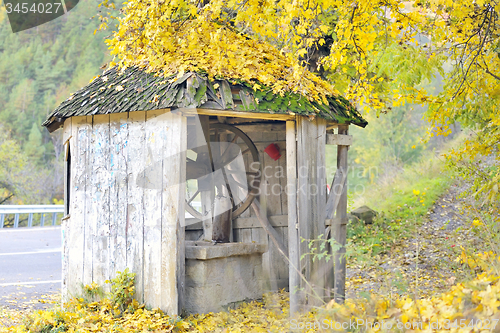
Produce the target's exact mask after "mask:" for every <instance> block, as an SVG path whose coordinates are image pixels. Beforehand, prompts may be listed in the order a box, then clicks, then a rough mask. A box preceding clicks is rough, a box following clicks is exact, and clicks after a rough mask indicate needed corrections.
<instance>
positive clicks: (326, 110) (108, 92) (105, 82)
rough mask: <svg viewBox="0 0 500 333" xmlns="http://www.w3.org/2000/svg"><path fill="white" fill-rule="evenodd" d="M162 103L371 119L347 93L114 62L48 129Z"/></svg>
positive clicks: (343, 119) (66, 105) (58, 112)
mask: <svg viewBox="0 0 500 333" xmlns="http://www.w3.org/2000/svg"><path fill="white" fill-rule="evenodd" d="M164 108H171V109H175V108H207V109H219V110H234V111H246V112H255V113H276V114H298V115H303V116H317V117H321V118H325V119H327V120H333V121H335V122H337V123H351V124H355V125H358V126H361V127H365V126H366V125H367V122H366V121H365V120H364V119H363V118H362V117H361V116H360V114H359V113H358V111H357V110H356V109H355V108H354V107H353V106H352V104H351V103H350V102H349V101H347V100H346V99H345V98H343V97H340V96H339V97H328V105H326V104H320V103H318V102H311V101H309V100H307V99H306V98H305V97H303V96H301V95H299V94H291V93H289V94H284V95H283V96H280V95H275V94H273V92H272V91H271V89H268V90H262V91H254V90H253V89H252V88H250V87H248V86H247V85H246V84H245V83H243V82H238V81H236V80H208V79H207V77H206V76H205V75H203V74H199V73H192V72H190V73H186V74H184V75H183V76H181V77H180V78H178V77H175V76H170V77H165V76H162V75H157V76H156V75H153V74H151V73H147V72H146V71H144V70H142V69H140V68H137V67H129V68H127V69H124V70H120V69H118V68H117V67H113V68H111V69H109V70H107V71H106V72H104V73H103V74H102V75H101V76H98V77H97V78H95V79H94V80H93V81H92V82H91V83H90V84H88V85H87V86H85V87H83V88H81V89H80V90H78V91H77V92H76V93H74V94H72V95H71V96H70V97H69V98H68V99H66V100H65V101H64V102H62V103H61V104H60V105H59V106H58V107H57V108H56V109H55V110H54V111H53V112H52V113H51V114H50V115H49V116H48V118H47V120H46V121H45V122H44V123H43V126H46V127H47V128H48V129H49V131H51V132H52V131H54V130H55V129H57V128H59V127H60V126H61V125H62V123H63V122H64V120H65V119H66V118H69V117H73V116H89V115H95V114H110V113H120V112H131V111H149V110H156V109H164Z"/></svg>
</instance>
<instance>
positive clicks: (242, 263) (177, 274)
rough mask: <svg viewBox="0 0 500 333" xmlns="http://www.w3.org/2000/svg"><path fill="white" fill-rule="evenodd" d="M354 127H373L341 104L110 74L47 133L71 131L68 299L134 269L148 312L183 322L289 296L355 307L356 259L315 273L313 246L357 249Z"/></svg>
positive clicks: (225, 84) (191, 77) (201, 81)
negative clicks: (351, 276)
mask: <svg viewBox="0 0 500 333" xmlns="http://www.w3.org/2000/svg"><path fill="white" fill-rule="evenodd" d="M350 124H355V125H358V126H362V127H364V126H365V125H366V121H364V120H363V119H362V118H361V117H360V116H359V114H358V113H357V111H356V110H355V109H354V108H353V107H352V106H351V104H350V103H349V102H348V101H346V100H345V99H343V98H342V97H340V96H339V97H332V98H330V99H329V105H325V104H317V103H312V102H310V101H307V100H306V99H305V98H304V97H302V96H300V95H293V94H292V95H286V96H284V97H281V96H279V95H274V94H272V93H270V92H255V91H253V90H252V89H251V88H248V87H247V86H244V85H241V84H236V83H230V82H229V81H227V80H213V81H210V80H208V79H207V78H206V77H205V76H203V75H199V74H196V73H187V74H185V75H183V76H182V77H180V78H170V79H169V78H163V77H158V76H154V75H152V74H148V73H145V72H144V71H142V70H140V69H137V68H129V69H127V70H124V71H119V70H117V69H114V68H113V69H110V70H108V71H106V72H105V73H103V75H101V76H99V77H98V78H96V79H95V80H94V81H93V82H91V83H90V84H89V85H87V86H86V87H84V88H82V89H80V90H79V91H77V92H76V93H75V94H73V95H71V97H69V98H68V99H67V100H66V101H64V102H63V103H62V104H61V105H60V106H59V107H58V108H57V109H56V110H55V111H54V112H52V114H51V115H50V116H49V117H48V119H47V120H46V122H45V123H44V126H46V127H47V128H48V130H49V131H51V132H52V131H54V130H56V129H58V128H60V127H63V135H64V142H65V145H66V157H65V158H66V168H65V172H66V175H65V207H66V212H65V217H64V218H63V236H64V237H63V242H64V244H63V246H64V259H63V292H64V295H65V296H66V297H67V296H70V295H76V294H78V293H80V286H81V284H82V283H83V284H90V283H92V282H96V283H98V284H104V281H105V280H108V279H110V278H112V277H114V276H115V274H116V272H117V271H123V270H124V269H125V268H127V267H128V268H129V269H130V271H132V272H134V273H136V274H137V275H136V297H137V299H138V300H139V301H140V302H145V303H146V304H147V305H148V306H151V307H158V308H161V309H162V310H164V311H166V312H167V313H169V314H176V313H180V312H181V311H182V310H186V311H187V312H208V311H218V310H222V309H223V308H225V307H227V306H230V305H231V304H234V303H236V302H239V301H242V300H246V299H255V298H259V297H261V295H262V293H263V292H266V291H270V290H277V289H278V288H290V291H291V307H292V311H295V310H297V309H298V307H299V306H301V305H303V304H313V303H317V302H318V300H319V299H324V298H326V297H333V293H335V295H336V296H337V297H340V298H341V297H342V296H343V295H344V292H345V291H344V281H345V280H344V278H345V261H344V260H343V258H342V252H343V251H345V249H340V250H339V251H337V253H336V254H335V259H336V265H335V270H334V268H333V265H332V262H331V261H330V262H329V263H326V262H325V261H318V260H316V261H313V260H312V257H311V256H305V257H304V258H303V259H302V260H301V259H300V257H301V254H305V253H309V252H310V249H308V247H307V242H301V241H300V240H301V239H317V238H318V237H319V236H320V235H323V237H326V238H331V237H335V239H336V240H337V241H338V243H340V244H345V235H346V222H347V216H346V208H347V196H346V186H344V184H345V182H346V176H347V150H348V146H349V145H350V144H351V142H352V137H351V136H349V135H348V126H349V125H350ZM207 143H209V144H207ZM328 144H335V145H338V153H337V156H338V160H337V172H336V173H335V177H334V180H333V184H332V191H331V192H330V194H329V195H328V191H327V184H326V178H327V175H326V168H325V145H328ZM333 275H334V277H335V279H333ZM299 289H300V290H299Z"/></svg>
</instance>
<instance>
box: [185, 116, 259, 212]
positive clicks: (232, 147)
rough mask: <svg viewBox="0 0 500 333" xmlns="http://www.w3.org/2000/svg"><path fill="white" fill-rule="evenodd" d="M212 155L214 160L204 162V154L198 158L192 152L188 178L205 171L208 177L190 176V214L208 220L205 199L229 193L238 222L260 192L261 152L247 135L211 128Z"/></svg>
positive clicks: (231, 128) (216, 126)
mask: <svg viewBox="0 0 500 333" xmlns="http://www.w3.org/2000/svg"><path fill="white" fill-rule="evenodd" d="M209 152H210V155H211V156H209V157H210V158H207V157H205V158H202V157H201V156H200V154H197V156H196V157H195V154H196V153H195V152H194V151H191V152H190V151H188V160H187V163H188V165H189V167H188V174H189V173H190V172H189V170H195V169H196V170H199V169H204V170H205V172H204V174H206V176H203V177H196V176H189V175H188V176H187V181H186V185H187V186H186V210H187V212H188V213H189V214H191V215H192V216H193V217H195V218H196V219H199V220H204V219H206V218H207V211H204V210H205V208H204V207H203V205H202V204H201V201H202V196H203V195H208V196H209V197H211V198H212V200H213V198H214V196H215V195H221V193H222V192H223V191H226V192H228V193H229V195H230V198H231V204H232V218H233V219H235V218H236V217H238V216H239V215H241V214H242V213H243V212H244V211H245V210H246V209H248V207H250V205H251V204H252V201H253V200H254V198H255V196H256V195H257V194H258V192H259V185H260V178H261V163H260V159H259V152H258V151H257V148H256V147H255V144H254V143H253V142H252V140H251V139H250V138H249V137H248V136H247V135H246V134H245V133H243V131H241V130H240V129H238V128H236V127H234V126H231V125H227V124H210V149H209ZM212 165H213V169H212ZM212 170H213V172H212ZM193 174H196V172H193ZM195 178H196V179H195ZM207 193H208V194H207Z"/></svg>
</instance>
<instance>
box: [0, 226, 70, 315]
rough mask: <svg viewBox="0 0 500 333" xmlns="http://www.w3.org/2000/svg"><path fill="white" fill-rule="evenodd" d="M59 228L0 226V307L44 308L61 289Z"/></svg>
mask: <svg viewBox="0 0 500 333" xmlns="http://www.w3.org/2000/svg"><path fill="white" fill-rule="evenodd" d="M61 266H62V262H61V228H60V227H42V228H40V227H34V228H17V229H10V228H9V229H0V306H8V307H11V308H14V307H15V308H26V307H34V308H41V307H45V306H44V303H40V302H39V301H38V300H39V299H43V297H45V295H51V294H55V293H58V292H60V290H61V274H62V272H61Z"/></svg>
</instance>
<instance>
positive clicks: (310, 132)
mask: <svg viewBox="0 0 500 333" xmlns="http://www.w3.org/2000/svg"><path fill="white" fill-rule="evenodd" d="M325 143H326V121H325V120H324V119H319V118H316V119H314V120H313V121H310V120H309V119H308V118H306V117H298V118H297V156H296V157H297V168H298V169H297V175H298V182H297V212H298V214H297V215H298V227H299V237H300V240H299V241H300V245H299V248H300V253H299V256H302V255H303V254H307V255H306V256H305V257H304V258H303V259H302V260H301V266H300V271H301V272H302V274H304V275H305V276H306V278H307V280H308V282H309V284H307V283H305V282H304V283H303V284H301V285H302V287H307V289H306V293H307V297H308V299H307V304H308V305H310V306H319V305H321V304H322V302H323V298H324V291H325V269H326V263H325V261H324V260H317V259H318V258H316V259H315V260H313V257H314V255H315V254H310V253H311V249H310V248H309V246H308V245H309V241H314V240H318V239H319V236H320V235H322V234H323V235H324V233H325V211H326V170H325ZM302 239H305V240H306V241H302ZM316 245H318V244H317V243H316ZM316 248H319V245H318V246H316ZM316 252H317V251H316Z"/></svg>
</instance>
